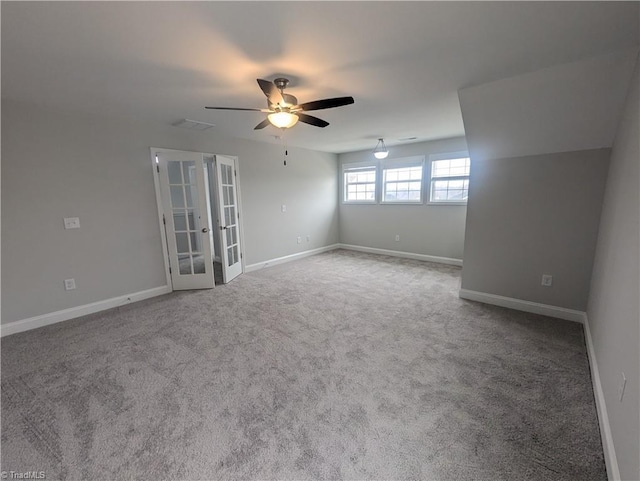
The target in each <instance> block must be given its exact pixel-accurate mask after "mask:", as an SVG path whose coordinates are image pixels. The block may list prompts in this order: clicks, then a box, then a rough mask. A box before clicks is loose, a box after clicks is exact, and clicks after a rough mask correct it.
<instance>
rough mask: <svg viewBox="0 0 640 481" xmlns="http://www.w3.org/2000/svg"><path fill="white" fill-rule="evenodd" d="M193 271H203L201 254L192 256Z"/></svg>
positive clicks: (195, 272) (199, 272)
mask: <svg viewBox="0 0 640 481" xmlns="http://www.w3.org/2000/svg"><path fill="white" fill-rule="evenodd" d="M193 273H194V274H204V273H205V266H204V256H203V255H202V254H200V255H195V256H193Z"/></svg>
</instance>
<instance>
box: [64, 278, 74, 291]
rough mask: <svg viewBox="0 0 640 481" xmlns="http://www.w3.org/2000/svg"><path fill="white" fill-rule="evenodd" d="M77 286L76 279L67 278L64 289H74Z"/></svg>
mask: <svg viewBox="0 0 640 481" xmlns="http://www.w3.org/2000/svg"><path fill="white" fill-rule="evenodd" d="M75 288H76V280H75V279H65V280H64V290H65V291H72V290H74V289H75Z"/></svg>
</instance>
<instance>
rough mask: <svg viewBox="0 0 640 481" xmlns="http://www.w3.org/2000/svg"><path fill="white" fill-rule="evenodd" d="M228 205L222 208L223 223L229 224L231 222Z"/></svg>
mask: <svg viewBox="0 0 640 481" xmlns="http://www.w3.org/2000/svg"><path fill="white" fill-rule="evenodd" d="M229 214H230V212H229V207H225V208H224V225H227V226H228V225H230V224H231V216H230V215H229Z"/></svg>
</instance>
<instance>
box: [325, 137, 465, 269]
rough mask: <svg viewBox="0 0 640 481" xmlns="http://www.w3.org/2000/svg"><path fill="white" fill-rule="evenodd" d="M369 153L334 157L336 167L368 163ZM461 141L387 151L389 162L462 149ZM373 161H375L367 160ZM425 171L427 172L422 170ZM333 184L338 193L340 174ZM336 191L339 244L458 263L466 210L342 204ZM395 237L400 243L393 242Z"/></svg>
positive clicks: (422, 143)
mask: <svg viewBox="0 0 640 481" xmlns="http://www.w3.org/2000/svg"><path fill="white" fill-rule="evenodd" d="M374 147H375V141H373V142H372V146H371V149H370V150H365V151H359V152H350V153H345V154H339V155H338V159H339V161H340V165H342V164H343V163H353V162H362V161H370V160H372V159H373V154H372V151H373V148H374ZM466 149H467V144H466V141H465V139H464V137H457V138H453V139H445V140H437V141H431V142H419V143H415V144H406V145H396V146H390V147H389V157H388V158H389V159H391V158H401V157H410V156H414V155H424V156H425V161H426V162H428V161H429V155H430V154H439V153H446V152H459V151H461V150H466ZM373 160H375V159H373ZM425 170H426V171H428V169H425ZM338 175H339V176H340V179H339V183H340V188H341V189H342V171H341V170H340V172H339V173H338ZM342 198H343V197H342V191H341V192H340V203H339V205H340V242H342V243H344V244H352V245H358V246H365V247H375V248H378V249H390V250H395V251H401V252H411V253H415V254H426V255H431V256H438V257H449V258H453V259H462V252H463V247H464V226H465V215H466V206H459V205H448V206H447V205H429V204H427V203H426V202H425V203H424V204H422V205H388V204H385V205H381V204H374V205H362V204H344V203H343V202H342ZM396 234H399V235H400V242H396V241H395V236H396Z"/></svg>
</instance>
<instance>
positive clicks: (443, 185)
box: [429, 153, 469, 204]
mask: <svg viewBox="0 0 640 481" xmlns="http://www.w3.org/2000/svg"><path fill="white" fill-rule="evenodd" d="M466 155H467V154H466V153H464V156H459V157H458V156H455V157H452V158H444V159H443V158H440V159H436V160H432V161H431V189H430V196H429V202H433V203H443V204H464V203H466V202H467V198H468V196H469V157H468V156H466ZM432 159H433V157H432Z"/></svg>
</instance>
